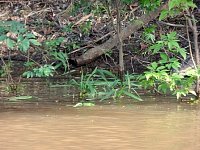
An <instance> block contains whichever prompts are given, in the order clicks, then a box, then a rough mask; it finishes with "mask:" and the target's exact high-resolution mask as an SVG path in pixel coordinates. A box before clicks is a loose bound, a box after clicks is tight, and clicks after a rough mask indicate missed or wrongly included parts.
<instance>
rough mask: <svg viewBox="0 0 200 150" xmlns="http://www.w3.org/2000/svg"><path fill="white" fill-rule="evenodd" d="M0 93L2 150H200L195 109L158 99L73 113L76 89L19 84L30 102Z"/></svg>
mask: <svg viewBox="0 0 200 150" xmlns="http://www.w3.org/2000/svg"><path fill="white" fill-rule="evenodd" d="M4 87H5V85H3V84H1V86H0V92H1V93H0V94H1V95H0V96H1V98H0V149H2V150H27V149H31V150H82V149H83V150H113V149H114V150H199V149H200V107H199V105H189V104H183V103H182V104H179V103H174V102H172V101H171V100H170V99H169V97H164V98H163V97H162V99H159V100H161V102H155V101H157V100H155V99H154V100H151V101H150V102H145V103H136V104H129V103H120V104H118V105H97V106H95V107H80V108H73V107H71V106H70V105H69V104H74V103H76V101H77V99H75V100H74V99H73V97H72V94H71V93H76V90H75V89H72V88H71V87H62V88H50V87H49V84H47V82H36V81H33V82H25V83H23V84H22V88H23V90H22V91H23V92H24V93H22V95H32V96H33V97H34V99H33V101H32V102H18V103H10V102H9V100H8V97H9V96H10V95H9V93H7V92H6V91H4ZM148 99H149V97H148ZM163 99H165V100H163ZM162 100H163V101H162ZM128 102H129V101H128Z"/></svg>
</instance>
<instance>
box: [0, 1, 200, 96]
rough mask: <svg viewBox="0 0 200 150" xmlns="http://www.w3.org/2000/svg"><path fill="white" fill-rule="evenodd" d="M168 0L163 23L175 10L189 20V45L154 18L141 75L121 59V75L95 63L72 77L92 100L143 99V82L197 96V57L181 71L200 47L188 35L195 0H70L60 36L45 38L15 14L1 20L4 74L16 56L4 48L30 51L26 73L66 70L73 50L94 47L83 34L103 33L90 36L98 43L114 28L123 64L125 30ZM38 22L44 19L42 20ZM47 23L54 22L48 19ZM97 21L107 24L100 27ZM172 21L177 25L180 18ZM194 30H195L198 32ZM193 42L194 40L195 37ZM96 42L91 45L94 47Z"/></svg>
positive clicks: (145, 31)
mask: <svg viewBox="0 0 200 150" xmlns="http://www.w3.org/2000/svg"><path fill="white" fill-rule="evenodd" d="M47 3H48V2H47ZM164 3H168V8H167V9H163V10H162V12H161V14H160V16H159V18H158V20H157V21H161V22H163V21H165V24H167V25H168V24H170V23H168V22H167V21H168V19H169V18H176V17H177V16H181V17H182V18H184V19H185V21H186V24H185V26H184V27H187V37H186V39H187V38H188V42H187V43H188V45H187V46H186V47H185V48H183V47H182V45H183V44H182V43H181V41H180V39H179V37H180V36H178V33H177V32H178V31H176V30H175V28H173V30H171V29H170V28H169V30H165V31H160V30H162V29H159V26H158V25H157V24H156V23H154V20H152V22H151V23H149V24H148V25H143V28H144V29H143V30H142V34H141V39H140V40H141V41H142V44H143V47H142V46H141V47H142V48H141V49H142V50H143V51H142V53H141V54H138V55H141V56H147V55H150V56H152V57H151V58H152V59H151V62H150V63H149V64H148V66H146V67H145V70H146V71H145V72H144V73H143V74H140V75H139V76H138V75H136V74H135V73H134V74H132V73H128V72H127V73H126V74H125V73H124V72H126V70H124V66H122V65H121V64H120V65H119V70H120V71H121V72H119V74H120V78H119V77H118V76H117V75H114V74H113V73H112V71H108V70H104V69H98V68H93V69H94V70H93V72H91V73H87V72H86V73H85V72H83V71H81V79H80V80H79V81H76V80H74V79H73V80H72V81H70V84H73V85H75V86H78V88H79V90H80V98H81V99H92V100H94V99H96V98H98V99H101V100H104V99H108V98H110V97H112V98H114V99H116V98H119V97H121V96H123V95H125V96H129V97H131V98H133V99H136V100H141V98H140V97H139V95H138V93H137V89H139V88H140V89H142V88H145V89H146V90H153V91H154V92H158V93H163V94H169V93H171V94H174V95H176V96H177V98H178V99H179V98H181V97H182V96H186V95H188V94H189V93H191V94H193V95H196V96H197V95H198V94H199V90H198V89H196V90H194V89H192V86H193V85H195V84H196V83H198V82H199V81H198V79H199V75H200V74H199V73H200V71H199V67H198V65H199V62H198V61H199V60H198V58H195V59H193V58H192V59H193V60H194V61H193V62H194V65H193V66H194V67H193V68H191V69H189V70H187V71H186V72H185V73H184V74H181V73H179V71H180V69H181V63H182V62H183V61H184V60H186V59H187V58H188V56H189V55H188V53H190V56H192V57H193V56H194V55H192V48H193V47H194V51H198V50H199V49H198V47H195V46H193V45H191V43H192V42H190V41H191V39H190V36H191V35H189V34H191V33H189V32H188V26H189V27H190V28H191V29H192V30H195V28H196V23H197V20H195V16H194V12H195V10H196V5H195V3H194V2H193V1H191V0H171V1H169V2H168V1H167V2H163V1H160V0H140V1H138V2H136V1H133V0H121V1H120V0H105V1H101V0H90V1H88V0H80V1H75V2H71V3H69V4H68V7H67V9H66V10H65V11H63V12H61V13H62V14H65V16H67V17H68V18H69V20H68V21H67V22H64V23H62V24H60V26H59V28H60V29H59V30H61V34H59V35H58V36H57V37H56V38H50V39H45V40H41V39H40V35H39V33H38V34H37V33H36V32H35V31H34V32H33V30H31V29H30V26H28V25H27V24H26V20H24V22H23V21H16V20H12V21H8V20H4V21H0V45H1V47H6V48H5V49H6V51H4V52H1V54H0V58H1V63H2V67H1V68H0V69H1V70H0V75H1V76H6V77H8V76H9V77H10V76H11V71H10V68H9V66H10V64H12V60H11V59H9V61H5V59H4V53H6V54H9V53H10V52H13V51H14V52H17V53H19V54H21V55H23V56H25V57H26V61H25V62H24V66H25V67H26V69H25V71H24V72H23V74H22V76H23V77H27V78H32V77H49V76H54V75H55V74H56V73H57V71H58V70H59V69H63V70H64V73H66V72H70V70H71V68H70V65H71V64H70V61H69V60H70V59H69V58H70V56H71V54H75V53H76V52H77V54H78V55H80V53H81V54H82V53H84V52H85V51H87V49H88V48H90V46H89V44H88V45H85V43H86V42H85V39H87V38H91V37H94V35H95V34H99V35H100V40H98V39H97V40H96V41H97V42H96V43H95V40H94V41H92V42H91V41H90V44H91V43H95V44H97V43H98V42H100V43H101V44H102V43H104V42H105V41H106V40H107V39H108V38H109V37H108V38H107V37H106V38H102V37H104V36H105V35H104V34H107V33H109V32H110V33H109V36H111V35H112V34H113V33H114V34H116V35H117V36H118V40H119V41H118V42H119V44H118V49H119V53H120V54H119V56H118V57H119V60H118V61H117V62H122V63H123V65H124V62H123V61H122V59H123V56H122V57H121V55H124V54H123V51H125V50H124V46H123V44H124V42H123V41H124V40H126V39H122V36H121V31H122V30H123V28H126V26H128V25H129V24H131V23H133V21H134V20H135V21H136V20H137V18H138V17H137V15H140V14H146V13H150V12H154V11H155V12H156V11H157V9H158V8H159V7H161V6H162V5H163V4H164ZM63 7H64V5H63ZM127 14H129V15H127ZM79 15H80V16H82V18H80V19H79V20H78V21H76V22H75V21H74V20H73V19H76V17H77V16H79ZM52 17H53V15H52ZM70 19H71V21H70ZM107 20H108V21H107ZM137 21H138V20H137ZM51 22H52V23H56V22H59V21H56V20H52V21H51ZM104 22H105V23H104ZM34 23H35V24H37V23H38V24H40V21H39V20H38V21H35V22H34ZM48 23H49V24H50V22H48ZM138 23H139V21H138ZM96 25H98V28H100V27H101V28H102V29H103V30H99V31H98V28H97V27H96ZM170 25H171V24H170ZM36 26H37V25H36ZM104 26H105V27H106V28H104ZM172 26H175V27H176V24H173V25H172ZM107 27H108V28H107ZM104 30H109V32H106V33H103V34H102V31H104ZM46 32H47V31H46ZM193 34H194V35H193V36H195V32H193ZM197 37H198V36H197ZM197 41H198V40H197ZM88 43H89V42H88ZM193 43H194V45H195V40H194V41H193ZM95 44H93V45H92V47H95ZM120 45H121V46H120ZM197 45H198V44H197ZM116 46H117V44H116ZM32 51H34V52H36V53H39V54H41V55H42V61H37V60H35V59H33V58H31V57H30V53H32ZM112 53H113V52H112V51H110V52H109V53H108V52H107V53H105V55H106V56H107V57H109V58H112V56H111V55H112ZM136 53H137V51H136ZM195 54H197V53H195ZM194 57H195V56H194ZM121 69H123V70H121ZM127 71H128V70H127ZM122 73H123V75H122Z"/></svg>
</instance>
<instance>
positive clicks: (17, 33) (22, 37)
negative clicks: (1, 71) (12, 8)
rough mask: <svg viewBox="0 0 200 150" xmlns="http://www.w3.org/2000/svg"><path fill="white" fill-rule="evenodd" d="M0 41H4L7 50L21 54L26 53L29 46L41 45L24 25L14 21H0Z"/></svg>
mask: <svg viewBox="0 0 200 150" xmlns="http://www.w3.org/2000/svg"><path fill="white" fill-rule="evenodd" d="M8 33H9V34H8ZM8 35H10V36H8ZM0 41H5V42H6V45H7V47H8V48H9V49H14V48H16V49H19V50H20V51H22V52H27V50H28V49H29V48H30V45H31V44H32V45H36V46H39V45H41V43H39V42H38V41H37V40H36V37H35V35H34V34H32V33H31V32H29V31H27V29H26V28H25V27H24V24H22V23H19V22H16V21H0Z"/></svg>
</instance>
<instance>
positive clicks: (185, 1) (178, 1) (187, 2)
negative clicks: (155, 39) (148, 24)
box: [159, 0, 196, 20]
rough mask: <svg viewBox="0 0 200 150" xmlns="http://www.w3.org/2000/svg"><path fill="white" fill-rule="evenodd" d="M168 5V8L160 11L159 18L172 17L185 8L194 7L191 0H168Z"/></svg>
mask: <svg viewBox="0 0 200 150" xmlns="http://www.w3.org/2000/svg"><path fill="white" fill-rule="evenodd" d="M168 6H169V8H168V9H165V10H163V11H162V12H161V14H160V17H159V20H164V19H165V18H167V17H168V16H171V17H174V16H176V15H177V14H180V13H181V12H183V11H185V10H188V9H194V8H195V7H196V5H195V4H194V2H193V0H170V1H169V5H168Z"/></svg>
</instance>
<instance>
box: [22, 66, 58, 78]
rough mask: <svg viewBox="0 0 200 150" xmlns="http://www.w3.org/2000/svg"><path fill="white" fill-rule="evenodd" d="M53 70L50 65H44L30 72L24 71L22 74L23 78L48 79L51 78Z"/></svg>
mask: <svg viewBox="0 0 200 150" xmlns="http://www.w3.org/2000/svg"><path fill="white" fill-rule="evenodd" d="M54 71H55V68H54V67H53V66H51V65H48V64H46V65H44V66H41V67H39V68H34V69H33V70H32V71H26V72H24V73H23V76H24V77H27V78H33V77H49V76H53V73H54Z"/></svg>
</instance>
